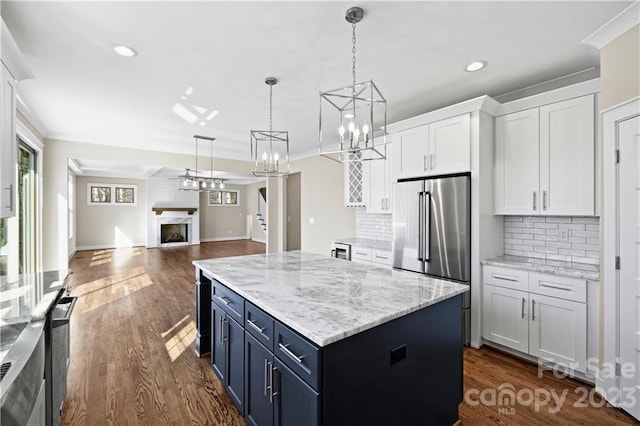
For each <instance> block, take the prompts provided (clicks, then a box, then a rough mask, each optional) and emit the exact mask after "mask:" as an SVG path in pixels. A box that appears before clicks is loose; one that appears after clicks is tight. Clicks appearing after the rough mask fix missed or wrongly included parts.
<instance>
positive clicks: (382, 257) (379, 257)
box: [376, 254, 389, 260]
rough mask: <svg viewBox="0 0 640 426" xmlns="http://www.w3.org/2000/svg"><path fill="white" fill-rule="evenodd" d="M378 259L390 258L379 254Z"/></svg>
mask: <svg viewBox="0 0 640 426" xmlns="http://www.w3.org/2000/svg"><path fill="white" fill-rule="evenodd" d="M376 259H385V260H386V259H389V257H388V256H380V255H379V254H376Z"/></svg>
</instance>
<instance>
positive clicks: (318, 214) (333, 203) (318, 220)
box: [291, 156, 356, 256]
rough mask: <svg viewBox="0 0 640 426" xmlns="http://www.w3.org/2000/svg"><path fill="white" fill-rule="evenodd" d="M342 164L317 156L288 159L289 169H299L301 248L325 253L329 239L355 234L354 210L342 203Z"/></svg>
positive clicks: (327, 254)
mask: <svg viewBox="0 0 640 426" xmlns="http://www.w3.org/2000/svg"><path fill="white" fill-rule="evenodd" d="M343 167H344V166H343V165H342V164H340V163H336V162H335V161H332V160H329V159H327V158H324V157H320V156H312V157H307V158H303V159H301V160H296V161H293V162H291V172H293V173H295V172H300V194H301V200H300V201H301V235H302V250H305V251H310V252H314V253H318V254H322V255H325V256H329V255H330V253H331V240H332V239H337V238H346V237H353V236H354V235H355V234H356V218H355V216H356V213H355V209H354V208H349V207H345V206H344V169H343ZM312 219H313V222H314V223H311V221H312Z"/></svg>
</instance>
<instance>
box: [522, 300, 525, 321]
mask: <svg viewBox="0 0 640 426" xmlns="http://www.w3.org/2000/svg"><path fill="white" fill-rule="evenodd" d="M524 303H525V299H524V297H523V298H522V318H524Z"/></svg>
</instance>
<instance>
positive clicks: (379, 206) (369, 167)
mask: <svg viewBox="0 0 640 426" xmlns="http://www.w3.org/2000/svg"><path fill="white" fill-rule="evenodd" d="M385 169H386V160H371V161H367V162H366V163H365V164H364V186H365V201H366V205H367V213H385V209H384V207H385V204H384V203H385V199H386V188H387V183H386V178H387V176H386V173H385Z"/></svg>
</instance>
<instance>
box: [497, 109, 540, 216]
mask: <svg viewBox="0 0 640 426" xmlns="http://www.w3.org/2000/svg"><path fill="white" fill-rule="evenodd" d="M538 121H539V120H538V108H535V109H530V110H526V111H520V112H516V113H513V114H507V115H503V116H501V117H497V118H496V145H495V165H494V185H495V187H494V191H495V194H494V203H495V206H494V207H495V208H494V213H495V214H514V215H535V214H538V211H539V206H540V199H539V198H540V194H539V193H538V189H539V185H540V182H539V170H540V166H539V142H540V141H539V131H540V129H539V125H538Z"/></svg>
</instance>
